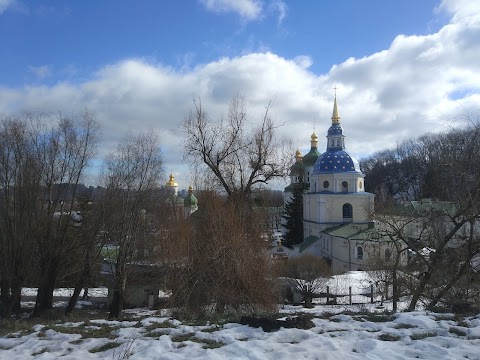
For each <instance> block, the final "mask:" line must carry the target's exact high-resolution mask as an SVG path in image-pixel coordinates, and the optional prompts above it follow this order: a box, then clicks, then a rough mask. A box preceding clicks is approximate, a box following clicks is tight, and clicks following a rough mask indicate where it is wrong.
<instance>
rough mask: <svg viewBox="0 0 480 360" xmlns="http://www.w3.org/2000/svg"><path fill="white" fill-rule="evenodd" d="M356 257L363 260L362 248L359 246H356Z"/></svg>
mask: <svg viewBox="0 0 480 360" xmlns="http://www.w3.org/2000/svg"><path fill="white" fill-rule="evenodd" d="M357 259H358V260H363V248H362V247H361V246H357Z"/></svg>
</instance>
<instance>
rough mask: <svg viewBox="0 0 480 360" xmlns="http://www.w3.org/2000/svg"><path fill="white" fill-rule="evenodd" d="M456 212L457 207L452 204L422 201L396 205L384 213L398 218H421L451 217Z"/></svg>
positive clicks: (448, 202)
mask: <svg viewBox="0 0 480 360" xmlns="http://www.w3.org/2000/svg"><path fill="white" fill-rule="evenodd" d="M456 211H457V206H456V204H455V203H453V202H450V201H436V200H430V199H423V200H421V201H405V202H403V203H401V204H396V205H394V206H393V207H392V208H390V209H388V208H387V209H386V210H385V211H384V213H386V214H391V215H398V216H423V215H425V214H433V213H438V214H449V215H453V214H454V213H455V212H456Z"/></svg>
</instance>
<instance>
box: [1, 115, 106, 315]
mask: <svg viewBox="0 0 480 360" xmlns="http://www.w3.org/2000/svg"><path fill="white" fill-rule="evenodd" d="M78 117H79V118H80V120H79V121H77V120H74V119H72V118H69V117H65V116H63V115H61V114H58V115H44V114H40V115H38V114H22V115H19V116H16V117H13V118H10V119H4V121H3V122H2V129H1V134H0V136H1V137H2V141H1V146H0V147H1V149H0V152H1V155H0V156H1V160H0V161H1V164H0V168H1V169H0V172H1V174H0V177H1V185H0V188H1V189H2V202H1V205H0V208H1V210H0V211H1V222H2V223H1V224H0V228H1V230H0V233H1V235H0V236H1V240H0V241H1V243H2V254H1V255H2V261H1V262H2V270H1V275H0V276H1V279H2V302H3V304H4V305H5V306H3V308H4V309H5V311H6V313H5V314H4V315H6V316H8V314H9V313H10V312H11V306H12V303H17V304H19V301H20V290H21V289H20V288H21V286H22V283H23V282H24V280H25V279H26V275H27V271H31V272H32V274H35V277H34V279H33V280H34V281H36V282H37V283H38V285H39V286H38V287H39V289H38V293H37V301H36V306H35V310H34V315H38V314H39V313H40V312H41V311H43V310H46V309H50V308H52V306H53V301H52V300H53V290H54V287H55V282H56V281H57V279H58V276H59V274H68V273H69V271H70V270H69V268H70V265H71V264H72V261H75V257H71V252H73V251H76V249H78V248H79V247H81V246H82V244H81V241H79V238H78V237H77V236H76V235H75V230H74V228H75V224H76V222H77V218H76V213H75V211H74V207H75V199H76V196H77V195H78V193H79V188H80V180H81V179H82V176H83V173H84V171H85V168H86V166H87V164H88V161H89V160H90V159H91V157H92V155H93V152H94V149H95V144H96V134H97V129H98V128H97V124H96V122H95V119H94V115H93V114H92V113H90V112H88V111H85V112H83V113H82V114H80V115H79V116H78ZM72 259H73V260H72Z"/></svg>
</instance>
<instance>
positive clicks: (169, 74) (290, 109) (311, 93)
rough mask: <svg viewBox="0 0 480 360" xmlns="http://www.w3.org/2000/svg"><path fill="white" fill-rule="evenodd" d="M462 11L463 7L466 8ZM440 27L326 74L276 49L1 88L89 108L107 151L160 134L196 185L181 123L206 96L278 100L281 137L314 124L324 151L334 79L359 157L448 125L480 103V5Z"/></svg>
mask: <svg viewBox="0 0 480 360" xmlns="http://www.w3.org/2000/svg"><path fill="white" fill-rule="evenodd" d="M459 11H463V10H459ZM457 14H458V13H457V12H452V13H451V17H452V21H451V22H450V23H449V24H448V25H446V26H444V27H443V28H442V29H440V30H439V31H438V32H437V33H434V34H431V35H426V36H398V37H397V38H396V39H394V41H393V42H392V44H391V46H390V47H389V48H388V49H386V50H384V51H382V52H379V53H375V54H372V55H370V56H368V57H365V58H362V59H354V58H351V59H348V60H346V61H345V62H343V63H341V64H338V65H335V66H333V67H332V68H331V69H330V71H329V72H328V73H326V74H321V75H318V74H314V73H312V72H311V71H310V70H309V66H310V65H311V62H312V60H311V59H310V58H309V57H307V56H298V57H296V58H294V59H285V58H282V57H280V56H278V55H276V54H273V53H270V52H264V53H251V54H246V55H244V56H241V57H234V58H222V59H219V60H217V61H215V62H211V63H208V64H205V65H201V66H197V67H193V68H190V67H187V68H184V69H182V70H181V71H176V70H174V69H172V68H170V67H165V66H162V65H159V64H153V63H149V62H146V61H144V60H142V59H127V60H124V61H121V62H118V63H115V64H111V65H109V66H105V67H103V68H102V69H100V70H99V71H98V72H97V73H96V74H95V75H94V76H93V77H92V78H91V79H90V80H89V81H85V82H82V83H80V84H70V83H59V84H56V85H54V86H26V87H25V88H23V89H18V88H17V89H10V88H1V87H0V113H9V112H15V111H19V110H42V111H55V110H63V111H66V112H71V111H76V110H81V109H83V108H85V107H88V108H90V109H92V110H94V111H96V112H97V115H98V118H99V120H100V122H101V125H102V128H103V134H104V135H103V136H104V141H103V142H102V149H101V153H105V152H106V151H108V150H109V149H112V148H113V146H114V144H115V142H116V141H118V140H119V139H120V138H121V137H123V135H124V134H125V133H126V132H129V131H135V130H137V129H147V130H148V129H152V130H156V131H158V132H159V133H160V135H161V137H162V141H163V144H164V149H165V160H166V170H167V172H170V171H173V172H174V173H175V176H176V179H177V181H178V182H179V183H180V184H181V186H182V187H183V186H184V187H186V186H187V184H188V183H189V180H188V177H189V174H188V170H186V167H185V166H180V165H179V164H182V154H183V152H182V150H183V148H182V142H183V141H187V140H188V139H185V138H184V136H183V134H182V132H181V131H180V127H179V126H180V123H181V122H182V120H183V119H184V117H185V116H186V115H187V113H188V111H189V109H191V108H192V99H193V98H194V97H201V99H202V102H203V104H204V106H205V108H206V109H208V110H209V112H210V113H211V116H212V117H213V118H216V117H218V116H220V114H222V112H225V110H226V104H227V103H228V100H229V99H230V98H231V96H232V95H234V94H236V93H242V94H243V95H245V97H246V98H247V99H248V100H249V103H250V112H249V113H250V115H251V119H250V120H251V121H252V122H254V121H255V120H256V119H259V118H260V115H261V113H262V111H263V110H264V106H265V105H266V104H267V103H268V101H270V100H272V99H274V104H273V109H272V111H273V112H272V114H273V115H274V117H275V118H276V119H277V120H278V122H280V123H283V122H284V123H285V125H284V126H283V127H280V128H279V131H280V132H281V134H282V135H285V136H288V137H291V138H292V139H293V141H294V143H295V145H296V146H298V147H299V148H301V149H302V150H303V151H306V150H307V149H308V147H309V139H310V135H311V132H312V130H313V123H314V121H315V122H316V132H317V134H318V135H319V139H320V149H321V150H323V149H324V148H325V140H324V135H326V131H327V129H328V127H329V125H330V117H331V112H332V102H333V90H332V88H333V86H334V85H337V86H338V90H337V97H338V102H339V110H340V116H341V117H342V120H341V121H342V125H343V127H344V129H345V133H346V135H347V139H346V142H347V148H348V150H349V151H351V152H352V153H353V154H354V155H357V157H361V156H364V155H367V154H370V153H372V152H374V151H378V150H382V149H385V148H387V147H392V146H394V145H395V144H396V143H397V142H398V141H401V140H404V139H407V138H412V137H417V136H419V135H421V134H424V133H426V132H429V131H438V130H443V129H445V127H444V126H450V125H451V124H450V123H446V122H445V121H444V120H445V117H446V118H448V119H453V118H454V115H456V114H459V113H462V114H465V113H466V114H473V116H477V114H478V111H479V104H480V85H479V84H480V62H479V61H478V59H480V43H479V42H478V39H480V18H479V17H478V14H477V13H476V12H475V11H474V12H472V13H463V14H462V17H461V18H460V17H458V16H457Z"/></svg>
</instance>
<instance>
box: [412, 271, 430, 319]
mask: <svg viewBox="0 0 480 360" xmlns="http://www.w3.org/2000/svg"><path fill="white" fill-rule="evenodd" d="M431 277H432V275H431V273H430V272H427V273H424V275H423V277H422V279H421V280H420V284H419V285H418V286H417V288H416V289H415V292H414V293H413V295H412V300H410V304H409V305H408V308H407V311H414V310H415V308H416V307H417V302H418V300H419V299H420V296H421V295H422V294H423V291H424V290H425V286H427V284H428V282H429V280H430V278H431Z"/></svg>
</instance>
